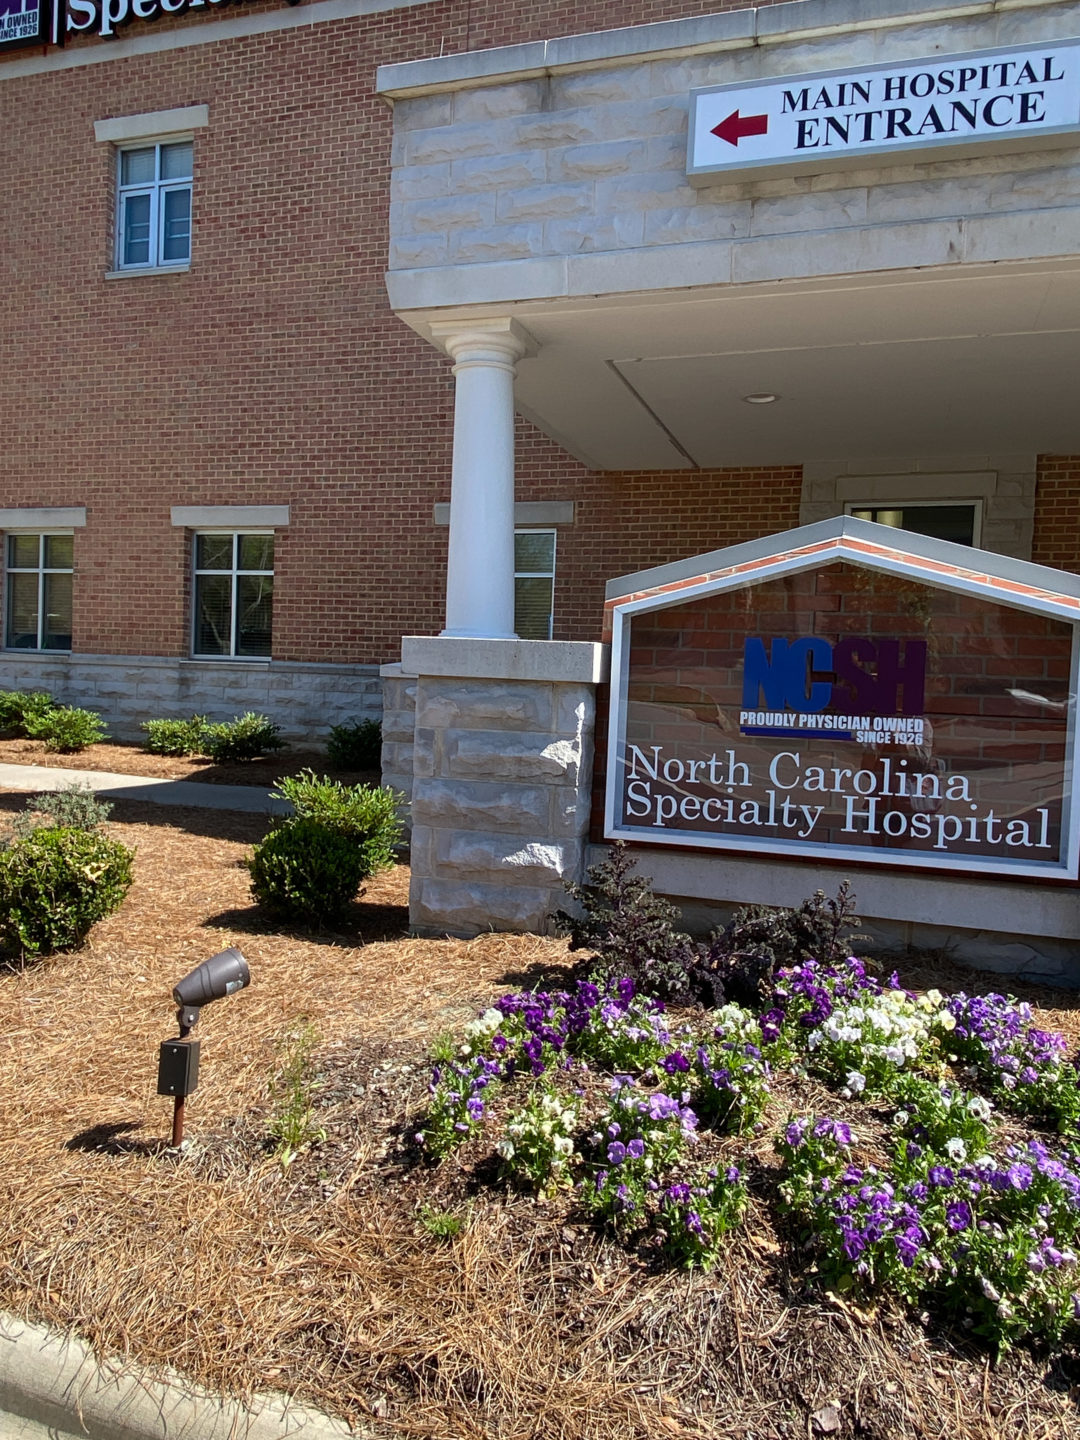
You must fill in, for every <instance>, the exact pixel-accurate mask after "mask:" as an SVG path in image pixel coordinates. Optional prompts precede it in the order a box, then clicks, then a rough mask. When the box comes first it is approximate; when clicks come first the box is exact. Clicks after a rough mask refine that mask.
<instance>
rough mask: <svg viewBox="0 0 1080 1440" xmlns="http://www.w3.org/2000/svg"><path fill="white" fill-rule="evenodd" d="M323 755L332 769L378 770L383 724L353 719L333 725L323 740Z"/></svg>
mask: <svg viewBox="0 0 1080 1440" xmlns="http://www.w3.org/2000/svg"><path fill="white" fill-rule="evenodd" d="M326 758H327V760H328V761H329V763H330V765H331V766H332V767H333V768H334V769H335V770H378V769H379V767H380V766H381V764H382V725H381V724H380V722H379V721H378V720H354V721H352V723H351V724H348V725H334V726H332V727H331V729H330V734H329V736H328V737H327V740H326Z"/></svg>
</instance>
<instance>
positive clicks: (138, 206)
mask: <svg viewBox="0 0 1080 1440" xmlns="http://www.w3.org/2000/svg"><path fill="white" fill-rule="evenodd" d="M122 213H123V235H124V250H123V256H124V264H125V265H148V264H149V263H150V196H149V195H126V196H125V197H124V203H123V212H122Z"/></svg>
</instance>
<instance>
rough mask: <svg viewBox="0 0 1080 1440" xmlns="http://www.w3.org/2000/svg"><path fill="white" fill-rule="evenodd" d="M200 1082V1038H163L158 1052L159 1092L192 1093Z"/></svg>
mask: <svg viewBox="0 0 1080 1440" xmlns="http://www.w3.org/2000/svg"><path fill="white" fill-rule="evenodd" d="M198 1083H199V1042H198V1040H163V1041H162V1044H161V1050H160V1052H159V1054H158V1078H157V1088H158V1094H159V1095H190V1094H192V1092H193V1091H194V1090H195V1088H196V1086H197V1085H198Z"/></svg>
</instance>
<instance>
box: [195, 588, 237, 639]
mask: <svg viewBox="0 0 1080 1440" xmlns="http://www.w3.org/2000/svg"><path fill="white" fill-rule="evenodd" d="M195 653H196V654H197V655H229V654H231V653H232V578H231V576H229V575H198V576H196V577H195Z"/></svg>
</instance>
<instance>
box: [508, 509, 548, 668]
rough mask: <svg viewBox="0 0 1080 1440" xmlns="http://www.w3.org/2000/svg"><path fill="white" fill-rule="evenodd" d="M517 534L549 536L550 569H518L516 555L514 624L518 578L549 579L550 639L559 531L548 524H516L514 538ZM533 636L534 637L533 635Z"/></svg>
mask: <svg viewBox="0 0 1080 1440" xmlns="http://www.w3.org/2000/svg"><path fill="white" fill-rule="evenodd" d="M519 535H550V536H551V569H550V570H519V569H518V568H517V563H516V557H515V564H514V614H515V626H514V628H515V629H516V628H517V582H518V581H519V580H550V581H551V605H550V607H549V609H548V633H547V637H546V638H547V639H548V640H550V639H551V637H552V634H553V632H554V628H555V571H556V566H557V557H558V545H559V532H558V531H557V530H554V529H552V528H551V527H550V526H549V525H542V526H541V525H518V526H515V527H514V539H515V541H516V540H517V537H518V536H519ZM533 638H535V637H533Z"/></svg>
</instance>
